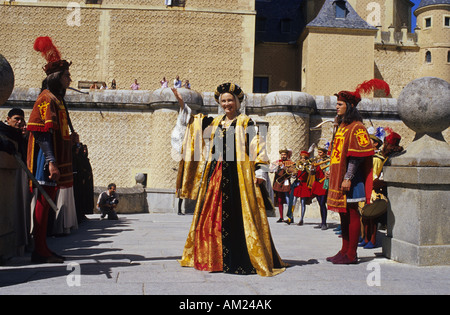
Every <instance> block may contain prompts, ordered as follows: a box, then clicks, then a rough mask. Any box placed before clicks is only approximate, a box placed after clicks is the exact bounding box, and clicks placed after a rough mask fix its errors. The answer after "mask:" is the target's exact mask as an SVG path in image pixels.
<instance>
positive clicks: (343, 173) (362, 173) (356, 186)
mask: <svg viewBox="0 0 450 315" xmlns="http://www.w3.org/2000/svg"><path fill="white" fill-rule="evenodd" d="M374 89H384V90H385V92H386V95H388V94H389V85H388V84H387V83H386V82H384V81H382V80H378V79H372V80H369V81H365V82H363V83H362V84H360V85H358V87H357V88H356V91H354V92H350V91H340V92H339V93H338V94H335V95H336V96H337V104H336V111H337V117H336V123H337V126H338V129H337V131H336V132H335V134H334V137H333V142H332V149H331V156H330V159H331V161H330V174H329V188H328V196H327V205H328V209H329V210H332V211H336V212H338V213H339V216H340V219H341V229H342V247H341V250H340V251H339V252H338V253H337V254H336V255H334V256H332V257H327V261H331V262H332V263H334V264H355V263H358V257H357V253H356V252H357V247H358V239H359V235H360V232H361V221H360V214H359V211H358V202H360V201H366V203H370V196H371V192H372V185H373V175H372V166H373V162H372V156H373V155H374V148H373V146H372V143H371V141H370V138H369V134H368V132H367V130H366V128H365V127H364V125H363V123H362V117H361V115H360V113H359V111H358V110H357V108H356V107H357V105H358V103H359V102H360V101H361V93H369V92H370V91H372V90H374Z"/></svg>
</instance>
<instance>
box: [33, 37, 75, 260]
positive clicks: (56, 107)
mask: <svg viewBox="0 0 450 315" xmlns="http://www.w3.org/2000/svg"><path fill="white" fill-rule="evenodd" d="M34 49H35V50H36V51H39V52H41V53H42V56H43V57H44V58H45V59H46V61H47V64H46V65H45V67H44V68H43V69H44V71H45V73H46V75H47V77H46V79H44V81H43V83H42V90H41V94H40V95H39V97H38V99H37V100H36V102H35V103H34V106H33V110H32V112H31V114H30V118H29V121H28V125H27V129H28V130H29V131H30V136H29V140H28V160H27V164H28V168H29V169H30V171H31V172H32V173H33V175H34V176H35V177H36V179H37V181H38V182H39V184H40V185H41V186H42V187H43V188H44V189H45V191H46V192H47V194H48V195H49V196H50V197H51V198H52V200H54V199H55V196H56V192H57V190H58V188H60V187H71V186H72V184H73V172H72V146H73V145H74V144H76V143H78V142H79V141H78V135H77V134H76V133H74V132H72V133H71V132H70V130H69V125H70V126H71V123H70V118H69V114H68V111H67V108H66V105H65V102H64V95H65V93H66V89H67V88H68V87H69V85H70V82H71V81H72V80H71V78H70V73H69V67H70V65H71V63H69V62H67V61H66V60H62V59H61V55H60V53H59V51H58V49H57V48H56V47H55V46H54V45H53V43H52V40H51V39H50V38H49V37H38V38H37V39H36V41H35V43H34ZM49 208H50V206H49V203H48V202H47V200H46V199H45V198H44V196H43V195H42V194H41V193H40V192H38V195H37V199H36V206H35V209H34V216H33V220H34V226H33V237H34V241H35V249H34V252H33V253H32V256H31V260H32V262H36V263H62V262H63V261H64V258H63V257H62V256H59V255H57V254H55V253H54V252H52V251H51V250H50V249H49V248H48V247H47V240H46V237H47V221H48V211H49Z"/></svg>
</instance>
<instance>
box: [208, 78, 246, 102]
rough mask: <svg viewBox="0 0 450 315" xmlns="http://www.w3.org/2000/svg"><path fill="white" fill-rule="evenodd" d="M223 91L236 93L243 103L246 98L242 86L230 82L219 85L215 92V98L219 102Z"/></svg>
mask: <svg viewBox="0 0 450 315" xmlns="http://www.w3.org/2000/svg"><path fill="white" fill-rule="evenodd" d="M223 93H230V94H234V95H236V97H237V98H238V99H239V102H241V103H242V101H243V100H244V91H242V89H241V87H240V86H239V85H237V84H234V83H229V82H228V83H223V84H221V85H219V86H218V87H217V88H216V91H215V92H214V98H215V99H216V102H217V103H219V98H220V95H221V94H223Z"/></svg>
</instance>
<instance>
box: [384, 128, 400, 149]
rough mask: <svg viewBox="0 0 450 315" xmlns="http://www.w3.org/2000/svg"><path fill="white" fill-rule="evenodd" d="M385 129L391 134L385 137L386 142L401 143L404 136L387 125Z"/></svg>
mask: <svg viewBox="0 0 450 315" xmlns="http://www.w3.org/2000/svg"><path fill="white" fill-rule="evenodd" d="M385 129H386V131H387V132H388V133H389V134H388V135H387V136H386V138H385V139H384V142H385V143H388V144H391V145H399V144H400V140H401V139H402V137H401V136H400V135H399V134H398V133H396V132H394V130H392V128H389V127H386V128H385Z"/></svg>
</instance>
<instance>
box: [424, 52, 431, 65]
mask: <svg viewBox="0 0 450 315" xmlns="http://www.w3.org/2000/svg"><path fill="white" fill-rule="evenodd" d="M425 62H426V63H431V52H430V51H427V52H426V53H425Z"/></svg>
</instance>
